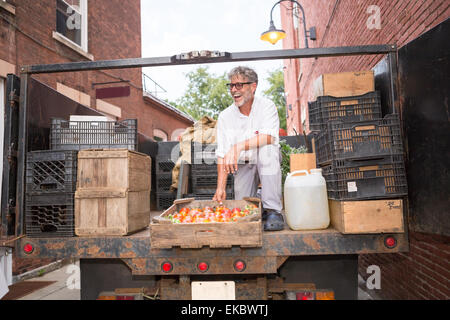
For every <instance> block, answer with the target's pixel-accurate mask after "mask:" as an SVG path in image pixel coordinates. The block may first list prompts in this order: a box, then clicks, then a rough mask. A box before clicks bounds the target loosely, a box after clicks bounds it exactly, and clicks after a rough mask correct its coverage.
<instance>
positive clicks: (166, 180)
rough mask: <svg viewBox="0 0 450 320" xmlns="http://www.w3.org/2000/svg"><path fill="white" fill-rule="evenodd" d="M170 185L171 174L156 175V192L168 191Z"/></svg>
mask: <svg viewBox="0 0 450 320" xmlns="http://www.w3.org/2000/svg"><path fill="white" fill-rule="evenodd" d="M171 185H172V173H171V172H170V173H160V174H156V192H157V193H158V192H167V191H170V186H171Z"/></svg>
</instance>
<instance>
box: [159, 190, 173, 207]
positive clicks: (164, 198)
mask: <svg viewBox="0 0 450 320" xmlns="http://www.w3.org/2000/svg"><path fill="white" fill-rule="evenodd" d="M176 198H177V193H176V192H161V193H156V208H157V209H158V210H166V209H168V208H169V207H170V206H171V205H172V204H173V202H174V201H175V200H176Z"/></svg>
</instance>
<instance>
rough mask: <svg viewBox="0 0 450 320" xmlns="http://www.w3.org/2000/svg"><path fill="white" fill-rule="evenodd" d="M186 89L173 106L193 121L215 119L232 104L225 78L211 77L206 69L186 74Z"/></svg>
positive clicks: (224, 75)
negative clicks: (205, 118)
mask: <svg viewBox="0 0 450 320" xmlns="http://www.w3.org/2000/svg"><path fill="white" fill-rule="evenodd" d="M186 78H187V79H188V88H187V89H186V91H185V93H184V95H183V96H182V97H181V98H179V99H177V100H176V102H175V103H172V104H174V105H175V106H176V107H177V108H178V109H179V110H181V111H183V112H186V113H187V114H189V115H190V116H191V117H193V118H194V119H195V120H199V119H200V118H201V117H203V116H210V117H212V118H214V119H217V117H218V115H219V113H220V112H221V111H222V110H224V109H225V108H227V107H228V106H229V105H231V104H232V103H233V99H232V98H231V96H230V94H229V92H228V89H227V86H226V83H227V82H228V80H227V76H226V74H225V73H224V74H223V75H221V76H215V75H211V74H210V73H209V72H208V67H199V68H197V69H196V70H194V71H191V72H189V73H187V74H186Z"/></svg>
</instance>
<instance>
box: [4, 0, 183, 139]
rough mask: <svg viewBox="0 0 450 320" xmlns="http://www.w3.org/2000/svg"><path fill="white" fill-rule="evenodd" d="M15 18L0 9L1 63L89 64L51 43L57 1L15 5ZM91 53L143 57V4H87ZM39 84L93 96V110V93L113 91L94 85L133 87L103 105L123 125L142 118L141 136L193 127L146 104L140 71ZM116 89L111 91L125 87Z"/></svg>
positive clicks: (54, 77)
mask: <svg viewBox="0 0 450 320" xmlns="http://www.w3.org/2000/svg"><path fill="white" fill-rule="evenodd" d="M11 3H13V4H14V5H15V6H16V14H15V15H11V14H9V13H8V12H6V11H5V10H2V9H0V59H2V60H5V61H7V62H9V63H11V64H14V65H16V66H17V67H18V68H19V67H21V66H25V65H31V64H48V63H64V62H73V61H89V60H88V59H87V58H86V57H85V56H83V55H80V54H79V53H77V52H76V51H74V50H72V49H71V48H69V47H67V46H66V45H64V44H62V43H61V42H59V41H57V40H55V39H54V38H53V31H55V30H56V8H55V3H56V1H55V0H42V1H30V0H15V1H11ZM88 53H89V54H92V56H93V57H94V60H111V59H123V58H139V57H141V23H140V1H139V0H132V1H114V2H112V1H108V0H98V1H89V2H88ZM33 77H35V78H36V79H38V80H39V81H41V82H44V83H46V84H48V85H49V86H51V87H52V88H54V89H56V83H57V82H60V83H62V84H64V85H66V86H68V87H70V88H73V89H76V90H79V91H81V92H83V93H86V94H88V95H90V96H91V105H90V107H92V108H94V109H95V105H96V100H95V90H96V89H97V88H102V87H105V86H111V85H95V86H93V85H92V84H93V83H97V84H98V83H105V82H111V81H121V80H126V81H129V82H128V84H129V85H130V89H131V90H130V91H131V93H130V96H129V97H121V98H109V99H104V100H105V101H106V102H108V103H111V104H113V105H115V106H118V107H120V108H121V110H122V117H121V118H122V119H126V118H138V119H139V122H138V126H139V131H140V132H142V133H143V134H145V135H146V136H148V137H153V130H154V129H161V130H163V131H165V132H167V133H168V135H169V137H170V135H171V133H172V132H173V131H174V130H176V129H178V128H186V127H188V126H190V125H191V122H190V121H189V120H187V119H183V118H180V117H177V116H175V115H174V113H173V112H171V111H168V110H167V109H164V108H161V105H160V103H159V102H158V101H152V100H146V101H144V99H143V98H142V95H143V91H142V70H141V69H140V68H133V69H120V70H102V71H84V72H70V73H52V74H42V75H34V76H33ZM126 84H127V83H118V84H114V85H113V86H115V85H117V86H123V85H126Z"/></svg>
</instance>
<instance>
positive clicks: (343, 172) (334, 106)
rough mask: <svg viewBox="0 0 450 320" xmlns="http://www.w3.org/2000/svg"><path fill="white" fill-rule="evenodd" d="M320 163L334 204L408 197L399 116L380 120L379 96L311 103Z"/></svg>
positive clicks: (370, 95) (311, 114)
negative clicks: (334, 201) (345, 201)
mask: <svg viewBox="0 0 450 320" xmlns="http://www.w3.org/2000/svg"><path fill="white" fill-rule="evenodd" d="M309 113H310V118H309V120H310V128H311V129H312V131H316V133H317V135H316V137H315V146H316V158H317V164H318V166H319V167H321V168H322V173H323V176H324V178H325V180H326V181H327V191H328V197H329V198H330V199H333V200H370V199H385V198H398V197H402V196H404V195H406V194H407V184H406V173H405V167H404V161H403V145H402V139H401V132H400V120H399V118H398V115H396V114H390V115H386V116H385V117H384V118H381V103H380V95H379V92H377V91H375V92H370V93H367V94H365V95H361V96H352V97H342V98H336V97H329V96H322V97H318V98H317V100H316V101H315V102H312V103H309Z"/></svg>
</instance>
